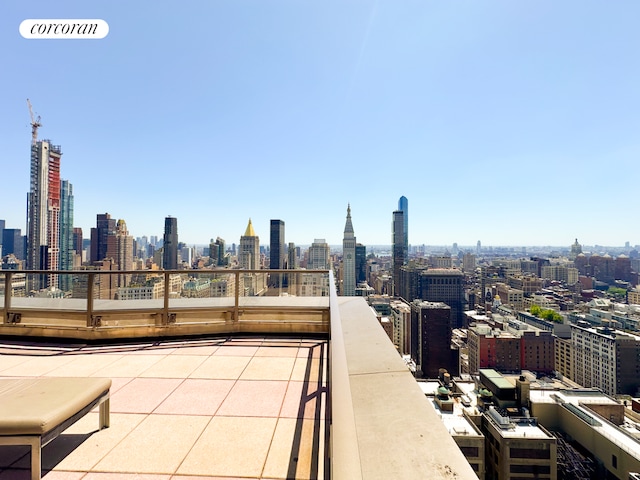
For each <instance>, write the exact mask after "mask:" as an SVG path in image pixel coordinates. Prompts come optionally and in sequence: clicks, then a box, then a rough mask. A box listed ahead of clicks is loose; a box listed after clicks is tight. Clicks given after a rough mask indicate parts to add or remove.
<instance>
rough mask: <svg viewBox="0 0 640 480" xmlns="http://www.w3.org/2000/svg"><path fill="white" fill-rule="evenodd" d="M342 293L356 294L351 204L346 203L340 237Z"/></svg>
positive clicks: (347, 295) (346, 295)
mask: <svg viewBox="0 0 640 480" xmlns="http://www.w3.org/2000/svg"><path fill="white" fill-rule="evenodd" d="M342 272H343V274H342V292H341V293H342V295H343V296H345V297H352V296H354V295H355V294H356V236H355V234H354V232H353V224H352V223H351V205H347V221H346V222H345V225H344V237H343V239H342Z"/></svg>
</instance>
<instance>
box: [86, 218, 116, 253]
mask: <svg viewBox="0 0 640 480" xmlns="http://www.w3.org/2000/svg"><path fill="white" fill-rule="evenodd" d="M115 234H116V219H115V218H111V215H109V214H108V213H99V214H98V215H96V228H92V229H91V257H90V260H91V263H94V262H100V261H102V260H104V259H105V258H107V246H108V243H109V237H110V236H113V235H115Z"/></svg>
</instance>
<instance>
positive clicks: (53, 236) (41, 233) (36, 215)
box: [27, 140, 62, 290]
mask: <svg viewBox="0 0 640 480" xmlns="http://www.w3.org/2000/svg"><path fill="white" fill-rule="evenodd" d="M61 157H62V150H61V148H60V146H59V145H52V144H51V142H50V141H49V140H41V141H38V142H36V141H34V142H32V144H31V173H30V181H29V194H28V196H27V268H29V269H34V270H53V269H57V268H58V262H59V254H60V245H59V239H60V231H59V221H60V159H61ZM30 282H31V285H30V286H29V289H32V290H39V289H41V288H45V287H47V286H57V277H55V276H52V275H50V276H48V277H36V278H32V279H30Z"/></svg>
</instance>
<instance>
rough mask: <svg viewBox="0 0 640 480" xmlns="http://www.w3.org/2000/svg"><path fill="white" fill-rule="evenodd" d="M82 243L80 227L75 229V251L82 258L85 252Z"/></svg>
mask: <svg viewBox="0 0 640 480" xmlns="http://www.w3.org/2000/svg"><path fill="white" fill-rule="evenodd" d="M82 242H83V238H82V229H81V228H80V227H73V249H74V250H75V251H76V254H78V255H80V257H82V250H83V246H82Z"/></svg>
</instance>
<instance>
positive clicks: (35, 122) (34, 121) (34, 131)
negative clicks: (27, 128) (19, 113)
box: [27, 98, 42, 145]
mask: <svg viewBox="0 0 640 480" xmlns="http://www.w3.org/2000/svg"><path fill="white" fill-rule="evenodd" d="M27 105H29V115H31V145H35V144H36V142H37V141H38V127H40V126H42V124H41V123H40V115H38V118H35V116H34V115H33V108H31V102H30V101H29V99H28V98H27Z"/></svg>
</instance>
